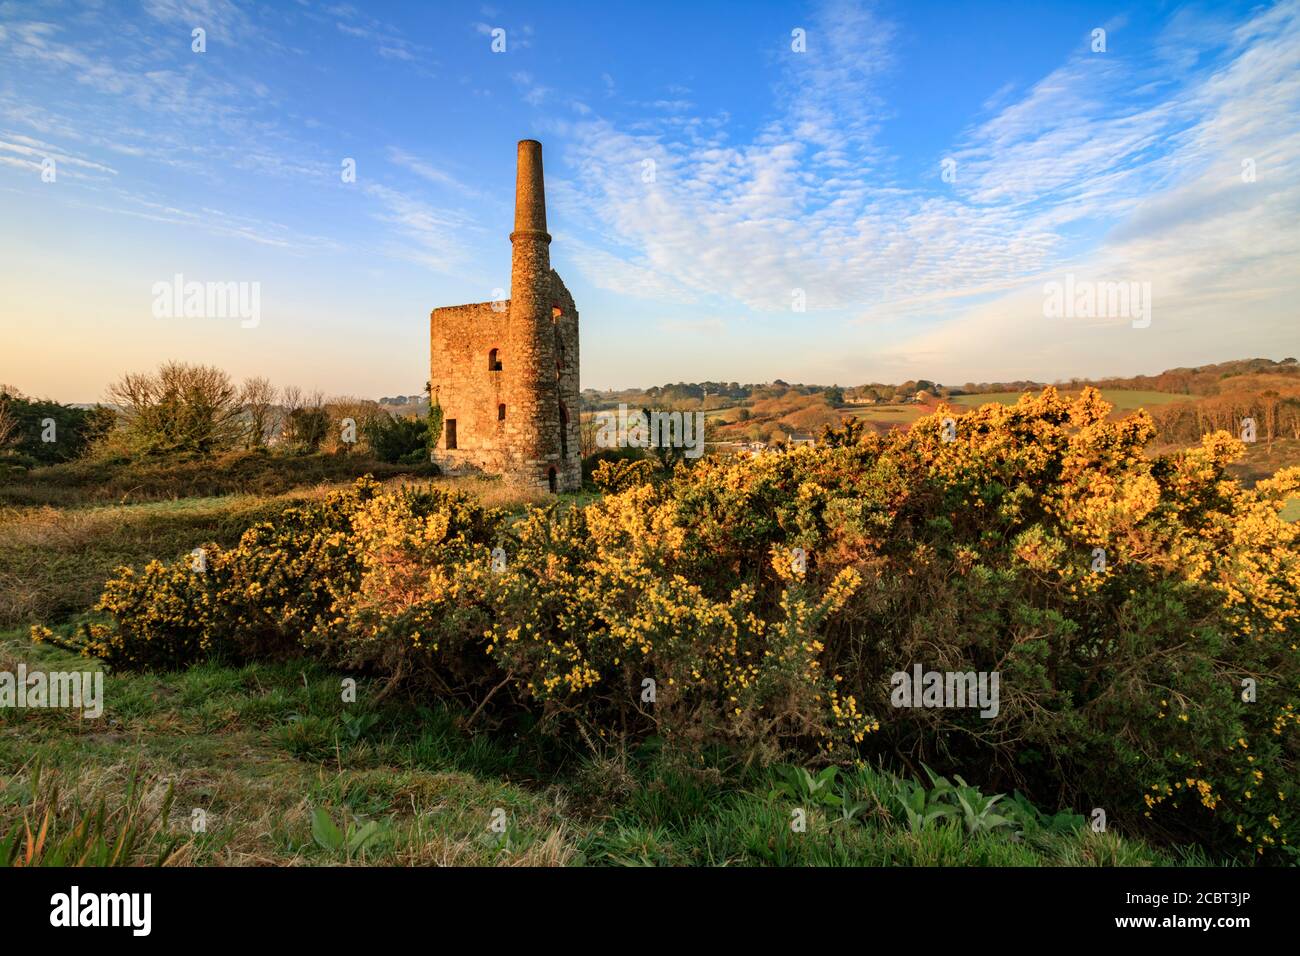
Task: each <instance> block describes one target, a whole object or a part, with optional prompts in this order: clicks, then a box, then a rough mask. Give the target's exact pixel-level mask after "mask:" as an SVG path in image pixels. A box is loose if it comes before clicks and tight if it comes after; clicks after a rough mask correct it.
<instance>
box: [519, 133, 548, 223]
mask: <svg viewBox="0 0 1300 956" xmlns="http://www.w3.org/2000/svg"><path fill="white" fill-rule="evenodd" d="M515 232H527V233H540V234H541V235H543V236H546V241H547V242H550V241H551V237H550V236H548V235H546V186H545V184H544V183H543V181H542V144H541V143H539V142H537V140H535V139H521V140H520V141H519V160H518V167H517V169H516V171H515ZM512 238H513V237H512Z"/></svg>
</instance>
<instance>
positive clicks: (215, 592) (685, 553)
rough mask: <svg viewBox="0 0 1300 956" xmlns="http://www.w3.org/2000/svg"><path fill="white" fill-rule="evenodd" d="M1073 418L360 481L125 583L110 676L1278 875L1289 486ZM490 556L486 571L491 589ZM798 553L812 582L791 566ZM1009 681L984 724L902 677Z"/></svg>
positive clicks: (962, 423) (1290, 816) (1136, 433)
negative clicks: (837, 790)
mask: <svg viewBox="0 0 1300 956" xmlns="http://www.w3.org/2000/svg"><path fill="white" fill-rule="evenodd" d="M1109 410H1110V409H1109V406H1107V405H1106V404H1105V403H1103V402H1102V401H1101V400H1100V398H1099V396H1098V395H1097V393H1096V392H1095V391H1092V390H1086V391H1085V392H1084V394H1083V395H1082V396H1081V397H1080V398H1079V399H1077V400H1075V401H1066V400H1064V399H1062V398H1061V397H1060V396H1058V394H1057V393H1056V391H1055V390H1054V389H1050V388H1049V389H1047V390H1045V391H1044V392H1043V394H1042V395H1041V396H1038V397H1029V396H1026V397H1025V398H1022V399H1021V401H1020V402H1019V404H1017V405H1014V406H1002V405H988V406H984V407H983V408H980V409H978V410H976V411H974V412H971V413H969V414H967V415H965V416H962V417H961V418H959V419H958V420H957V422H956V432H955V435H954V434H953V433H952V432H951V431H950V430H948V429H945V425H944V422H943V417H944V415H943V413H942V412H940V413H939V414H936V415H934V416H931V417H929V418H925V419H922V420H920V421H919V422H918V423H917V424H916V425H914V426H913V427H912V429H911V430H910V431H908V432H901V431H895V432H891V433H888V434H886V435H883V436H876V435H865V436H864V435H861V434H860V433H855V432H845V433H841V434H839V435H837V436H832V439H833V440H832V441H829V442H824V443H822V445H820V446H819V447H816V448H810V447H804V448H800V449H798V450H796V451H794V452H791V453H789V454H784V455H763V456H758V457H754V458H737V459H721V458H704V459H701V460H700V461H698V462H696V463H695V464H694V465H692V466H690V467H686V466H683V467H679V468H677V469H676V471H675V472H673V473H671V474H670V475H667V476H664V477H662V478H661V479H659V480H656V481H655V482H653V483H644V482H643V483H636V482H635V481H629V480H628V479H629V478H631V476H632V474H634V473H631V472H628V471H622V473H621V474H618V475H617V476H615V475H613V474H610V475H609V477H610V478H615V477H617V479H618V480H615V481H611V482H610V485H611V486H612V487H621V489H622V490H617V491H612V492H611V493H609V494H607V495H606V496H605V497H604V498H603V499H601V500H599V501H596V502H594V503H593V504H590V505H588V506H587V507H585V508H568V509H561V508H559V507H557V506H552V507H548V508H540V509H532V510H530V511H529V512H527V513H526V514H525V515H524V517H522V518H520V519H518V520H512V519H510V518H509V517H508V516H507V514H506V513H504V512H498V511H493V510H488V509H484V508H482V507H481V506H479V505H477V504H476V503H475V502H474V501H473V499H471V498H469V497H468V496H465V495H458V494H456V493H448V492H442V491H429V492H418V493H412V492H403V493H399V494H395V495H381V494H378V493H377V491H376V489H375V487H374V485H373V484H371V483H366V482H362V483H359V484H358V486H357V488H356V489H354V490H353V491H350V492H347V493H343V494H338V495H336V496H334V497H333V498H331V499H329V500H328V501H326V502H325V503H323V504H321V505H319V506H313V507H310V508H304V509H301V510H300V512H299V513H298V514H296V515H294V516H293V518H292V519H291V520H288V521H285V522H279V523H277V525H276V526H275V527H274V528H271V527H269V526H258V527H257V528H254V529H252V530H251V531H250V532H249V533H248V534H247V535H245V538H244V540H243V541H242V542H241V543H240V545H239V547H238V548H236V549H233V550H231V551H229V552H221V551H219V550H218V551H215V552H214V553H213V554H212V555H211V556H210V557H209V564H208V570H207V571H206V572H204V573H194V572H192V571H190V570H189V569H188V567H187V566H186V565H185V563H182V564H178V565H175V566H172V567H170V568H167V567H163V566H161V565H151V566H150V567H149V568H146V569H145V571H144V572H143V573H142V574H138V575H137V574H134V573H131V572H123V574H122V575H121V576H120V577H119V578H117V579H115V580H113V581H110V582H109V584H108V586H107V588H106V591H105V595H104V600H103V602H102V604H101V610H102V611H104V612H106V613H107V614H108V615H109V616H110V617H111V620H105V621H102V622H99V623H96V624H93V625H91V626H90V627H89V628H87V629H86V630H85V631H84V632H83V634H82V635H81V637H80V642H81V643H82V645H83V646H84V649H85V650H86V651H87V652H89V653H92V654H95V655H97V656H100V657H102V658H104V659H105V660H107V661H108V662H109V663H112V664H114V665H117V666H152V667H158V666H175V665H180V664H184V663H186V662H188V661H190V660H194V659H197V658H199V657H201V656H204V655H208V654H213V653H221V654H233V655H237V656H250V655H251V656H256V655H263V654H274V653H291V652H293V651H294V650H295V649H298V648H301V647H302V646H307V647H309V648H312V649H313V650H314V651H315V652H317V653H319V654H321V655H322V656H324V657H325V658H326V659H328V660H331V661H333V662H336V663H338V664H341V665H345V666H352V667H363V668H368V669H371V670H374V671H377V672H379V673H383V674H387V675H389V676H390V677H391V678H392V679H393V681H394V682H402V683H407V684H409V685H410V686H412V687H413V688H419V687H425V688H429V689H431V690H433V691H435V692H437V693H439V694H441V695H445V696H449V697H455V698H458V699H460V700H462V701H463V702H467V703H469V704H470V705H471V706H472V707H474V708H475V714H476V717H477V715H479V714H481V715H482V718H481V719H485V720H493V719H501V718H504V717H508V716H510V715H511V714H513V713H517V712H519V711H521V710H524V709H527V710H528V711H530V712H532V714H533V715H534V716H535V717H537V718H539V719H540V722H541V725H542V726H543V727H544V728H549V729H551V730H552V731H554V732H557V733H559V732H567V731H574V732H578V733H581V734H582V735H585V736H587V737H588V738H589V739H593V740H595V739H604V740H611V739H626V738H635V737H642V738H644V737H649V736H652V735H654V736H657V737H659V738H661V739H662V740H663V741H664V742H665V744H666V745H667V746H670V747H676V748H682V749H687V750H689V749H692V748H701V747H704V746H711V745H718V744H721V745H724V746H727V747H730V748H734V749H736V750H738V751H741V752H746V753H748V754H749V755H750V756H752V757H757V758H760V759H763V760H773V759H776V758H778V757H780V756H781V755H784V754H792V755H793V754H802V755H804V756H806V757H811V758H817V759H821V760H823V761H825V762H827V763H837V764H846V763H852V762H854V761H856V760H862V759H866V758H870V757H875V756H886V757H888V758H891V759H898V757H899V756H901V757H902V759H903V760H904V761H905V762H906V763H908V764H909V765H911V766H915V765H916V764H917V763H919V762H921V761H925V762H927V763H929V764H931V765H935V766H940V767H953V768H956V769H958V770H965V769H967V768H970V767H977V768H979V773H980V779H981V784H982V785H984V786H989V787H996V788H999V789H1002V790H1006V791H1011V790H1019V791H1022V792H1024V793H1026V794H1028V795H1030V796H1031V797H1033V798H1035V799H1037V800H1039V801H1040V802H1042V801H1050V802H1054V803H1055V802H1065V803H1067V804H1069V805H1072V806H1075V807H1079V808H1085V809H1087V810H1091V809H1092V808H1094V807H1096V808H1101V809H1103V810H1104V811H1105V812H1106V814H1107V817H1108V819H1109V820H1110V821H1112V822H1113V823H1114V824H1116V825H1118V826H1120V827H1121V828H1128V829H1139V828H1144V827H1145V828H1147V829H1148V830H1149V832H1154V833H1158V834H1161V835H1163V836H1166V837H1169V838H1173V839H1195V840H1199V841H1202V842H1204V843H1206V844H1207V845H1211V846H1215V847H1227V846H1231V847H1234V848H1236V849H1237V850H1238V851H1240V852H1242V853H1246V854H1249V855H1251V856H1252V857H1267V858H1270V859H1272V858H1278V859H1286V858H1288V854H1289V853H1290V852H1291V851H1290V847H1292V846H1294V845H1295V843H1296V840H1297V838H1298V837H1300V815H1297V814H1296V813H1295V811H1293V810H1292V809H1291V808H1292V807H1293V806H1294V804H1295V801H1296V799H1297V797H1298V796H1300V795H1298V794H1297V793H1296V789H1297V787H1296V781H1297V779H1298V775H1297V759H1296V758H1297V753H1296V751H1297V739H1298V737H1300V735H1298V734H1297V722H1298V721H1300V711H1298V710H1297V705H1298V704H1300V700H1298V698H1300V667H1298V666H1297V662H1298V660H1300V657H1298V655H1297V638H1298V636H1300V597H1298V595H1300V588H1298V585H1300V555H1298V554H1297V548H1296V534H1297V529H1296V527H1295V526H1293V525H1289V524H1287V523H1285V522H1283V521H1281V520H1280V519H1279V517H1278V511H1279V509H1280V507H1281V503H1282V501H1283V500H1284V499H1285V497H1286V496H1287V495H1288V494H1290V493H1292V492H1293V490H1294V489H1295V488H1296V487H1297V486H1298V485H1300V469H1288V470H1285V471H1283V472H1279V473H1278V474H1277V475H1276V476H1275V477H1274V478H1273V479H1271V480H1269V481H1265V482H1261V483H1260V484H1259V485H1258V486H1257V487H1256V488H1255V489H1253V490H1248V489H1245V488H1243V487H1241V486H1240V485H1239V484H1238V483H1236V482H1234V481H1232V480H1230V479H1229V478H1228V477H1227V472H1226V469H1227V466H1228V464H1229V463H1230V461H1232V460H1233V459H1234V457H1235V456H1237V455H1239V454H1240V452H1241V446H1240V443H1238V442H1237V441H1236V440H1235V439H1232V438H1231V437H1229V436H1227V435H1226V434H1223V433H1219V434H1216V435H1214V436H1210V437H1208V438H1206V439H1205V440H1204V442H1203V443H1202V444H1201V445H1200V446H1199V447H1196V448H1192V449H1189V450H1186V451H1182V452H1179V453H1177V454H1173V455H1168V456H1164V457H1160V458H1156V459H1148V458H1147V457H1145V455H1144V454H1143V449H1144V447H1145V446H1146V444H1147V443H1148V441H1149V440H1150V438H1151V435H1152V427H1151V423H1150V420H1149V419H1148V418H1147V416H1146V415H1145V414H1144V413H1139V414H1136V415H1134V416H1131V417H1129V418H1127V419H1125V420H1124V421H1121V422H1109V421H1107V413H1108V412H1109ZM494 549H499V551H497V552H496V555H497V557H496V559H495V560H494V557H493V552H494ZM795 549H798V550H795ZM916 665H920V666H922V667H924V669H925V670H927V671H940V672H953V671H960V672H970V671H975V672H996V673H998V674H999V675H1000V701H999V707H998V711H997V715H996V717H993V718H991V719H986V718H984V717H981V716H980V714H979V711H978V710H976V709H962V708H904V707H895V706H892V704H891V681H890V677H891V675H892V674H893V673H895V672H898V671H903V672H910V671H911V669H912V668H913V667H914V666H916Z"/></svg>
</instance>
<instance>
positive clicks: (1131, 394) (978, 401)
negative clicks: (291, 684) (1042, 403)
mask: <svg viewBox="0 0 1300 956" xmlns="http://www.w3.org/2000/svg"><path fill="white" fill-rule="evenodd" d="M1022 394H1023V393H1022V392H985V393H983V394H980V395H954V396H953V397H952V398H951V399H949V401H951V402H952V403H953V404H954V405H964V406H967V407H972V408H974V407H978V406H980V405H987V404H988V403H989V402H1001V403H1002V404H1003V405H1014V404H1015V403H1016V402H1017V401H1019V400H1020V396H1021V395H1022ZM1061 394H1062V395H1068V396H1070V397H1071V398H1073V397H1075V396H1077V395H1078V394H1079V392H1078V391H1077V390H1075V391H1062V392H1061ZM1101 397H1102V398H1104V399H1105V400H1106V401H1108V402H1110V403H1111V404H1112V405H1114V406H1115V409H1116V411H1121V412H1131V411H1133V410H1134V409H1135V408H1143V407H1145V406H1147V405H1172V404H1173V403H1174V402H1190V401H1194V400H1196V399H1197V398H1199V397H1200V396H1199V395H1177V394H1174V393H1173V392H1151V391H1141V390H1138V389H1126V388H1113V389H1102V392H1101Z"/></svg>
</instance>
